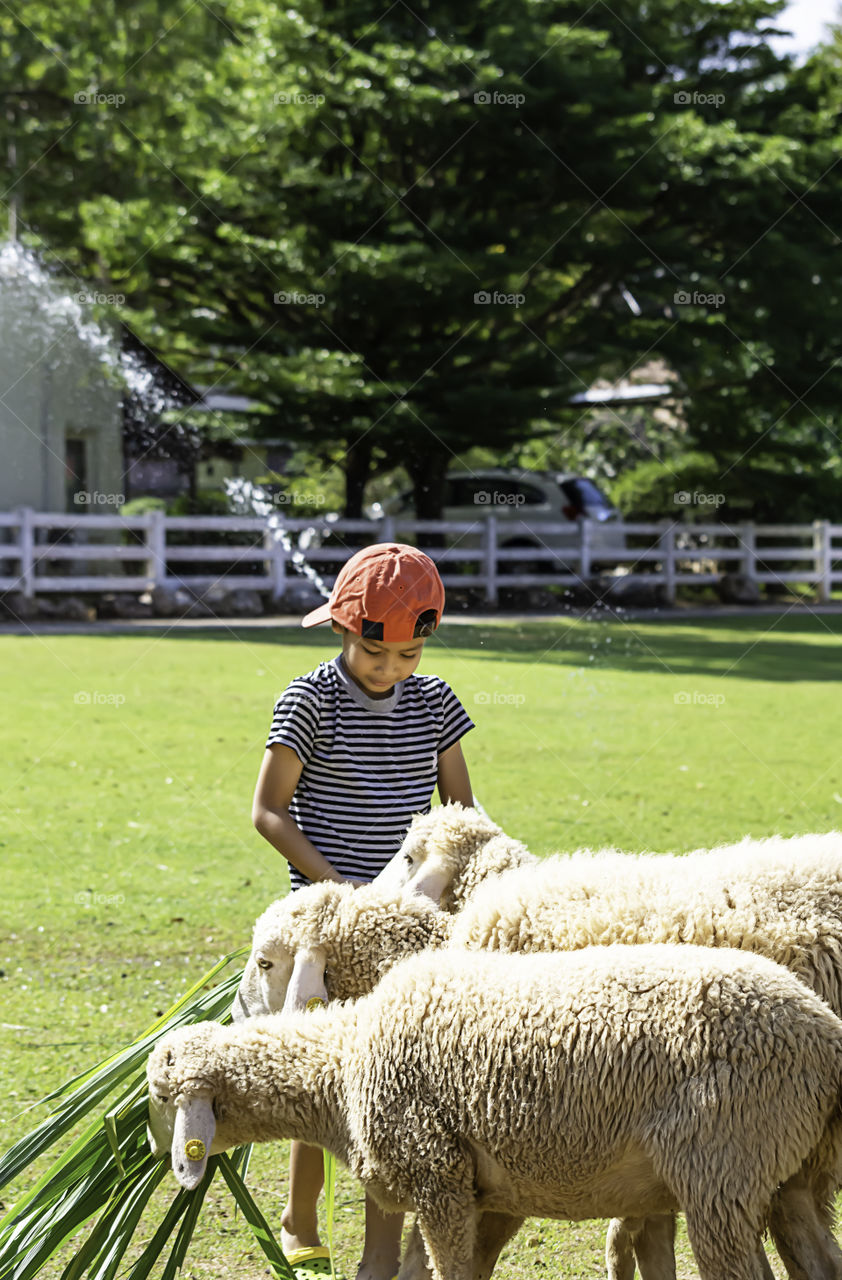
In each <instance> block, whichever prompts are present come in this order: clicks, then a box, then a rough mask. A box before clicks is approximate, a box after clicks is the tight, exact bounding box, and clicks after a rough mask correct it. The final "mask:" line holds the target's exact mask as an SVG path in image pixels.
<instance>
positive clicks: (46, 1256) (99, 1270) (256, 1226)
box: [0, 949, 294, 1280]
mask: <svg viewBox="0 0 842 1280" xmlns="http://www.w3.org/2000/svg"><path fill="white" fill-rule="evenodd" d="M244 953H245V949H242V950H240V951H236V952H233V953H232V954H231V955H229V956H226V957H225V958H224V959H222V960H220V961H219V963H218V964H216V965H214V966H213V968H212V969H210V970H209V971H208V972H207V973H205V974H203V975H202V977H201V978H199V980H198V981H197V982H196V983H195V984H194V985H193V986H192V987H191V988H190V990H189V991H187V992H185V994H184V995H183V996H181V997H180V999H179V1000H178V1001H176V1003H175V1004H174V1005H172V1007H171V1008H170V1009H168V1010H167V1011H166V1013H165V1014H164V1015H163V1016H162V1017H161V1018H160V1019H159V1020H158V1021H157V1022H155V1023H154V1024H153V1025H152V1026H151V1027H148V1028H147V1029H146V1030H145V1031H144V1032H142V1034H141V1035H140V1036H138V1037H137V1039H135V1040H133V1041H132V1042H131V1044H129V1045H127V1046H125V1047H124V1048H123V1049H121V1050H119V1051H118V1052H117V1053H115V1054H112V1055H111V1056H110V1057H109V1058H107V1059H105V1060H104V1061H103V1062H100V1063H97V1064H96V1065H95V1066H93V1067H91V1068H89V1069H88V1070H86V1071H83V1072H81V1073H80V1074H79V1075H77V1076H74V1077H73V1078H72V1079H70V1080H68V1081H66V1082H65V1083H64V1084H63V1085H61V1086H60V1087H59V1088H58V1089H56V1090H54V1091H53V1092H52V1093H49V1094H47V1096H46V1097H45V1098H42V1099H41V1103H36V1104H33V1105H35V1106H38V1105H42V1104H47V1105H51V1114H50V1115H49V1116H48V1117H47V1119H46V1120H43V1121H42V1122H41V1123H40V1124H38V1125H37V1126H36V1127H35V1128H34V1129H33V1130H32V1131H31V1132H30V1133H28V1134H26V1135H25V1136H24V1137H23V1138H21V1139H20V1140H19V1141H18V1142H17V1143H15V1145H14V1146H13V1147H11V1148H10V1150H9V1151H7V1152H6V1153H5V1155H3V1156H2V1158H0V1188H2V1187H3V1186H6V1185H7V1184H8V1183H10V1182H11V1181H13V1180H14V1179H15V1178H17V1177H19V1176H20V1174H22V1173H23V1172H24V1171H25V1170H26V1169H27V1168H28V1167H29V1166H30V1165H32V1164H33V1163H34V1161H36V1160H38V1159H39V1158H40V1157H41V1156H43V1155H44V1154H45V1153H46V1152H47V1151H49V1150H50V1149H51V1148H54V1147H56V1145H57V1144H58V1143H60V1141H61V1139H62V1138H64V1137H65V1136H66V1135H67V1134H68V1133H69V1132H70V1131H71V1130H72V1129H74V1128H75V1127H76V1126H77V1125H78V1124H80V1123H83V1122H85V1121H87V1124H86V1125H85V1127H84V1128H83V1129H82V1131H81V1132H80V1133H79V1134H78V1135H77V1136H76V1137H75V1138H73V1139H72V1140H71V1141H70V1142H69V1144H68V1146H67V1147H66V1149H65V1150H64V1151H61V1152H60V1153H59V1154H58V1155H57V1156H56V1158H55V1159H54V1160H53V1162H52V1164H51V1165H50V1166H49V1168H48V1169H47V1170H46V1171H45V1172H44V1173H42V1174H41V1176H40V1177H39V1178H37V1180H36V1181H35V1183H34V1185H33V1186H32V1187H30V1188H29V1190H28V1191H27V1192H26V1193H25V1194H24V1195H23V1196H22V1197H21V1198H20V1199H19V1200H18V1202H17V1203H16V1204H15V1205H14V1206H13V1207H12V1208H11V1209H10V1210H9V1212H8V1213H7V1214H6V1215H5V1217H4V1218H3V1219H2V1221H0V1280H34V1278H35V1277H36V1276H38V1274H39V1273H40V1272H41V1271H42V1269H43V1268H44V1266H45V1265H46V1264H47V1263H48V1262H49V1261H50V1259H52V1258H54V1257H55V1254H56V1253H57V1252H58V1251H59V1250H60V1249H61V1248H62V1246H63V1245H64V1244H65V1243H66V1242H67V1241H68V1240H69V1239H70V1237H71V1236H72V1235H73V1234H74V1233H75V1232H77V1231H79V1230H80V1229H81V1228H83V1227H84V1226H85V1224H86V1223H90V1222H91V1221H92V1220H93V1223H92V1225H91V1227H90V1230H89V1231H88V1234H87V1236H86V1237H85V1239H84V1240H83V1241H82V1242H81V1243H80V1244H77V1245H76V1250H75V1253H74V1256H73V1257H72V1259H71V1260H70V1261H69V1262H68V1263H67V1264H66V1265H65V1266H64V1269H63V1271H62V1272H61V1280H83V1277H85V1278H86V1280H115V1277H116V1276H117V1273H118V1270H120V1268H121V1265H122V1264H123V1263H124V1259H125V1256H126V1253H127V1252H128V1250H129V1247H130V1246H131V1245H132V1244H133V1242H134V1241H135V1236H136V1234H137V1231H138V1227H139V1226H140V1224H141V1220H142V1219H143V1216H144V1212H145V1210H146V1209H147V1207H148V1205H149V1201H150V1198H151V1197H152V1195H153V1193H154V1192H155V1190H156V1188H157V1187H158V1186H159V1185H160V1184H161V1183H162V1181H163V1180H164V1178H165V1177H166V1175H167V1173H168V1170H169V1166H168V1164H167V1162H166V1161H164V1160H161V1159H158V1158H157V1157H155V1156H153V1155H152V1153H151V1151H150V1150H149V1146H148V1143H147V1140H146V1121H147V1113H148V1107H147V1090H146V1079H145V1066H146V1059H147V1057H148V1055H149V1052H150V1050H151V1049H152V1047H153V1046H154V1044H155V1043H156V1041H157V1040H159V1039H160V1037H161V1036H163V1035H164V1034H165V1033H166V1032H167V1031H170V1030H171V1029H172V1028H173V1027H177V1026H182V1025H186V1024H189V1023H194V1022H200V1021H203V1020H205V1019H215V1020H217V1021H220V1022H227V1021H228V1020H229V1016H230V1013H229V1011H230V1007H231V1001H232V999H233V996H234V993H235V991H236V989H237V987H238V986H239V982H240V978H241V976H242V971H241V970H239V971H237V972H236V973H233V974H231V975H229V976H228V977H226V978H223V979H222V981H220V982H219V983H218V985H217V986H215V987H212V988H211V989H208V985H209V983H210V982H211V981H212V980H213V979H214V978H216V977H217V975H218V974H219V973H220V972H221V971H222V970H223V969H224V968H225V967H226V966H227V965H229V964H230V963H231V962H232V961H233V960H236V959H238V958H240V957H241V956H242V955H243V954H244ZM109 1097H111V1098H112V1101H111V1103H110V1105H108V1106H107V1109H106V1110H104V1111H101V1110H100V1108H101V1107H102V1105H103V1103H104V1100H106V1099H107V1098H109ZM249 1152H250V1148H248V1147H245V1148H240V1149H238V1150H237V1151H235V1152H232V1153H231V1154H230V1155H225V1156H215V1157H213V1159H211V1160H209V1161H208V1169H207V1172H206V1174H205V1177H204V1178H203V1179H202V1182H201V1183H200V1185H199V1186H198V1187H197V1188H196V1189H195V1191H192V1192H187V1191H184V1190H183V1189H179V1190H178V1192H177V1193H176V1194H175V1195H174V1197H173V1199H172V1200H171V1202H170V1204H169V1205H168V1206H167V1208H166V1210H165V1211H164V1213H163V1216H162V1217H161V1218H160V1221H159V1222H158V1224H157V1226H156V1228H155V1230H154V1232H153V1233H152V1236H151V1238H150V1239H149V1240H148V1242H147V1243H146V1244H145V1246H144V1247H143V1249H142V1251H141V1253H140V1254H139V1256H138V1257H137V1258H136V1259H135V1261H134V1262H133V1263H132V1264H131V1265H130V1266H129V1267H128V1270H126V1269H125V1268H123V1270H122V1271H121V1276H124V1277H125V1280H146V1278H147V1277H148V1276H149V1274H150V1272H151V1270H152V1268H153V1267H154V1266H155V1264H156V1263H157V1262H158V1260H159V1258H160V1257H161V1255H162V1254H163V1252H164V1250H165V1249H166V1248H167V1246H168V1244H169V1245H170V1252H169V1256H168V1257H167V1259H166V1261H165V1263H164V1269H163V1271H162V1272H161V1280H174V1277H175V1275H176V1273H177V1271H178V1269H179V1268H180V1267H181V1266H182V1264H183V1262H184V1259H185V1256H186V1254H187V1250H188V1248H189V1245H190V1241H191V1239H192V1237H193V1233H194V1230H195V1227H196V1223H197V1222H198V1219H199V1215H200V1213H201V1209H202V1205H203V1202H204V1199H205V1196H206V1194H207V1190H208V1187H209V1186H210V1183H211V1181H212V1179H213V1177H214V1175H215V1173H216V1170H217V1169H219V1170H220V1171H221V1173H222V1175H223V1178H224V1180H225V1182H226V1184H227V1185H228V1187H229V1189H230V1191H231V1194H232V1196H233V1197H234V1200H235V1202H236V1203H237V1205H238V1207H239V1209H240V1210H241V1211H242V1213H243V1216H244V1218H245V1219H246V1221H247V1222H248V1224H249V1226H250V1227H251V1230H252V1232H253V1233H254V1236H255V1239H256V1241H257V1243H258V1244H259V1246H260V1248H261V1249H262V1251H263V1253H264V1254H265V1255H266V1258H267V1260H268V1261H269V1263H270V1265H271V1267H272V1270H273V1272H274V1273H275V1275H276V1276H278V1277H279V1278H280V1280H294V1276H293V1273H292V1270H291V1268H290V1266H289V1263H288V1262H287V1260H286V1258H285V1257H284V1255H283V1252H282V1250H281V1247H280V1245H279V1244H278V1242H277V1240H276V1239H275V1237H274V1235H273V1234H272V1231H271V1229H270V1227H269V1225H268V1223H267V1222H266V1220H265V1218H264V1217H263V1215H262V1213H261V1212H260V1210H259V1209H258V1207H257V1205H256V1204H255V1202H254V1200H253V1198H252V1196H251V1194H250V1193H249V1192H248V1190H247V1189H246V1186H245V1182H244V1177H245V1172H246V1169H247V1166H248V1159H249ZM173 1237H175V1239H174V1240H173ZM170 1242H172V1243H171V1244H170Z"/></svg>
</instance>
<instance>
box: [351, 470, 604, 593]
mask: <svg viewBox="0 0 842 1280" xmlns="http://www.w3.org/2000/svg"><path fill="white" fill-rule="evenodd" d="M445 485H446V487H445V493H444V502H443V504H442V519H444V520H458V521H474V520H481V519H482V518H483V517H485V516H489V515H493V516H495V517H497V519H498V521H499V524H498V536H497V542H498V546H499V547H500V549H501V550H509V551H511V550H514V549H516V548H517V549H520V548H523V550H524V553H525V554H524V556H523V558H522V559H521V558H520V557H518V559H517V560H516V561H515V560H514V559H512V560H509V561H508V564H509V565H510V566H511V568H512V569H513V570H515V569H516V570H517V571H520V572H523V571H524V570H531V571H537V572H548V573H552V572H557V571H558V568H559V559H560V558H556V557H549V556H545V557H544V558H542V559H540V560H539V559H537V558H536V559H535V560H534V563H533V562H532V561H531V557H529V551H528V549H530V548H531V549H533V550H536V549H549V550H551V551H555V552H559V551H564V550H566V549H568V548H576V547H578V546H579V538H580V524H581V522H582V520H585V519H587V520H590V521H592V522H593V523H592V527H591V530H590V533H591V539H590V541H591V548H592V551H593V552H594V553H599V551H600V550H602V549H604V550H605V551H606V553H607V551H608V549H609V548H611V549H622V548H623V545H624V544H623V538H622V534H621V532H620V531H619V530H615V529H613V528H612V525H614V524H616V523H617V521H618V520H619V518H620V517H619V512H618V511H617V510H616V508H615V507H612V505H611V503H610V502H609V501H608V499H607V498H606V497H605V496H604V494H602V493H601V492H600V491H599V489H598V488H597V487H596V485H595V484H594V482H593V481H592V480H587V479H585V478H584V477H583V476H577V475H573V474H568V473H567V472H560V471H522V470H518V469H514V468H505V467H486V468H483V469H482V470H472V471H451V472H448V474H447V477H446V480H445ZM412 510H413V509H412V493H411V492H410V491H406V492H404V493H401V494H398V495H397V496H396V497H394V498H390V499H388V500H387V501H386V502H384V503H382V504H381V503H375V504H374V505H373V506H372V507H371V508H370V509H369V512H368V514H369V515H370V516H371V517H372V518H374V519H380V518H382V517H383V516H395V517H397V518H398V522H399V521H400V517H401V516H404V517H406V518H409V519H411V518H412ZM559 525H561V526H563V527H562V528H558V527H557V526H559ZM553 526H556V527H553ZM481 537H482V534H481V532H480V531H477V533H476V534H474V533H468V534H454V536H453V541H454V542H456V543H458V544H459V546H461V547H465V548H468V547H473V546H476V545H479V543H480V541H481Z"/></svg>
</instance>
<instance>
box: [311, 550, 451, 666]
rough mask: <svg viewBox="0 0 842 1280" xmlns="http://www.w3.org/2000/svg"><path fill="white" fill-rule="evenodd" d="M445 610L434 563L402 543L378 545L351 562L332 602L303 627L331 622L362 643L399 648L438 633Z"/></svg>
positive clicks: (318, 611)
mask: <svg viewBox="0 0 842 1280" xmlns="http://www.w3.org/2000/svg"><path fill="white" fill-rule="evenodd" d="M443 609H444V586H443V584H442V580H441V578H440V577H439V571H438V569H437V568H436V566H435V565H434V564H433V562H432V560H431V559H430V557H429V556H425V555H424V552H423V551H419V550H418V549H417V547H408V546H406V545H405V544H404V543H402V542H377V543H375V544H374V546H373V547H363V549H362V551H358V552H357V553H356V555H353V556H351V559H350V560H349V561H347V563H346V564H344V565H343V566H342V569H341V570H340V572H339V575H338V577H337V579H336V582H335V583H334V586H333V590H332V591H331V593H330V599H329V600H328V601H327V603H326V604H320V605H319V607H318V609H313V611H312V612H311V613H308V614H307V615H306V616H305V617H303V618H302V619H301V625H302V627H315V626H316V625H317V624H318V623H320V622H330V621H331V619H332V620H333V621H334V622H338V623H339V625H340V626H341V627H347V628H348V630H349V631H353V633H354V635H357V636H362V637H363V638H364V639H365V638H367V639H369V640H380V641H382V642H383V643H384V644H392V643H398V644H401V643H403V642H405V641H409V640H416V639H418V638H419V637H420V636H428V635H430V634H431V633H432V632H433V631H435V629H436V627H437V626H438V625H439V623H440V622H441V615H442V611H443Z"/></svg>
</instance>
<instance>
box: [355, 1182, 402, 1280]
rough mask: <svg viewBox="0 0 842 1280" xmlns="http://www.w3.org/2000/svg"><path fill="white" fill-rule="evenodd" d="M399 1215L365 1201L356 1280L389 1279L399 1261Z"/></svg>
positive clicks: (394, 1273)
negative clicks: (362, 1235)
mask: <svg viewBox="0 0 842 1280" xmlns="http://www.w3.org/2000/svg"><path fill="white" fill-rule="evenodd" d="M402 1229H403V1214H402V1213H384V1212H383V1210H382V1209H379V1208H378V1206H377V1205H376V1204H375V1203H374V1201H373V1200H372V1198H371V1196H366V1198H365V1245H364V1247H363V1256H362V1261H361V1262H360V1268H359V1271H358V1272H357V1280H393V1277H394V1276H396V1275H397V1274H398V1267H399V1266H400V1260H401V1231H402Z"/></svg>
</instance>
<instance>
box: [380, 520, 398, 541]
mask: <svg viewBox="0 0 842 1280" xmlns="http://www.w3.org/2000/svg"><path fill="white" fill-rule="evenodd" d="M380 541H381V542H394V541H395V517H394V516H384V517H383V521H382V524H381V526H380Z"/></svg>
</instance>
